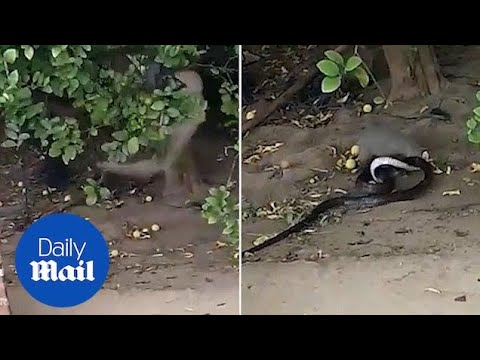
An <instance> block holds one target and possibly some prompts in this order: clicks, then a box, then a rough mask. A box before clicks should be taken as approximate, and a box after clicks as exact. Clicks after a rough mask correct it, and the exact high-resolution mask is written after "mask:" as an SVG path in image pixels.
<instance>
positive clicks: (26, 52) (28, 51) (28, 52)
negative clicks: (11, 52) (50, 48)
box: [23, 45, 35, 60]
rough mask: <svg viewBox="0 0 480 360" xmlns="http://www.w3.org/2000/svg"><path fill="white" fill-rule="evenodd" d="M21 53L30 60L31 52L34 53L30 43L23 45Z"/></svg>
mask: <svg viewBox="0 0 480 360" xmlns="http://www.w3.org/2000/svg"><path fill="white" fill-rule="evenodd" d="M23 54H24V55H25V57H26V58H27V60H32V58H33V54H35V50H33V47H31V46H30V45H25V48H24V49H23Z"/></svg>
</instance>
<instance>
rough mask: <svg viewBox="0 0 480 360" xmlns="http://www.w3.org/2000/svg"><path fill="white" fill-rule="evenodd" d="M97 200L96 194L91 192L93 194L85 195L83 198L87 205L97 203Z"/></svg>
mask: <svg viewBox="0 0 480 360" xmlns="http://www.w3.org/2000/svg"><path fill="white" fill-rule="evenodd" d="M97 200H98V196H97V194H96V193H93V194H89V195H87V198H86V199H85V203H86V204H87V206H93V205H95V204H96V203H97Z"/></svg>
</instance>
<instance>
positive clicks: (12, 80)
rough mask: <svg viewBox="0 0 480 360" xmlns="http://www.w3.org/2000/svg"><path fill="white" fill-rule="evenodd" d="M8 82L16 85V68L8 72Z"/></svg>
mask: <svg viewBox="0 0 480 360" xmlns="http://www.w3.org/2000/svg"><path fill="white" fill-rule="evenodd" d="M8 83H9V84H10V85H12V86H15V85H17V83H18V70H14V71H12V72H11V73H10V74H8Z"/></svg>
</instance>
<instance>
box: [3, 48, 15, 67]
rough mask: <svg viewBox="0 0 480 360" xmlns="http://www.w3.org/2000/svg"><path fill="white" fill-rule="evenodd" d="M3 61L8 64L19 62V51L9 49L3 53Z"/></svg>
mask: <svg viewBox="0 0 480 360" xmlns="http://www.w3.org/2000/svg"><path fill="white" fill-rule="evenodd" d="M3 59H4V60H5V61H6V62H7V63H8V64H13V63H14V62H15V60H17V50H16V49H7V50H5V51H4V52H3Z"/></svg>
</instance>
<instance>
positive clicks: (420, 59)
mask: <svg viewBox="0 0 480 360" xmlns="http://www.w3.org/2000/svg"><path fill="white" fill-rule="evenodd" d="M383 52H384V54H385V58H386V60H387V63H388V67H389V70H390V77H391V89H390V95H389V98H388V100H389V101H392V102H393V101H402V100H409V99H412V98H414V97H417V96H426V95H436V94H438V93H439V91H440V90H441V89H442V88H444V87H445V86H446V85H447V84H448V82H447V80H446V79H445V78H444V77H443V76H442V74H441V73H440V67H439V65H438V62H437V58H436V56H435V53H434V51H433V47H432V46H431V45H416V46H415V47H412V46H411V45H383Z"/></svg>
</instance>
